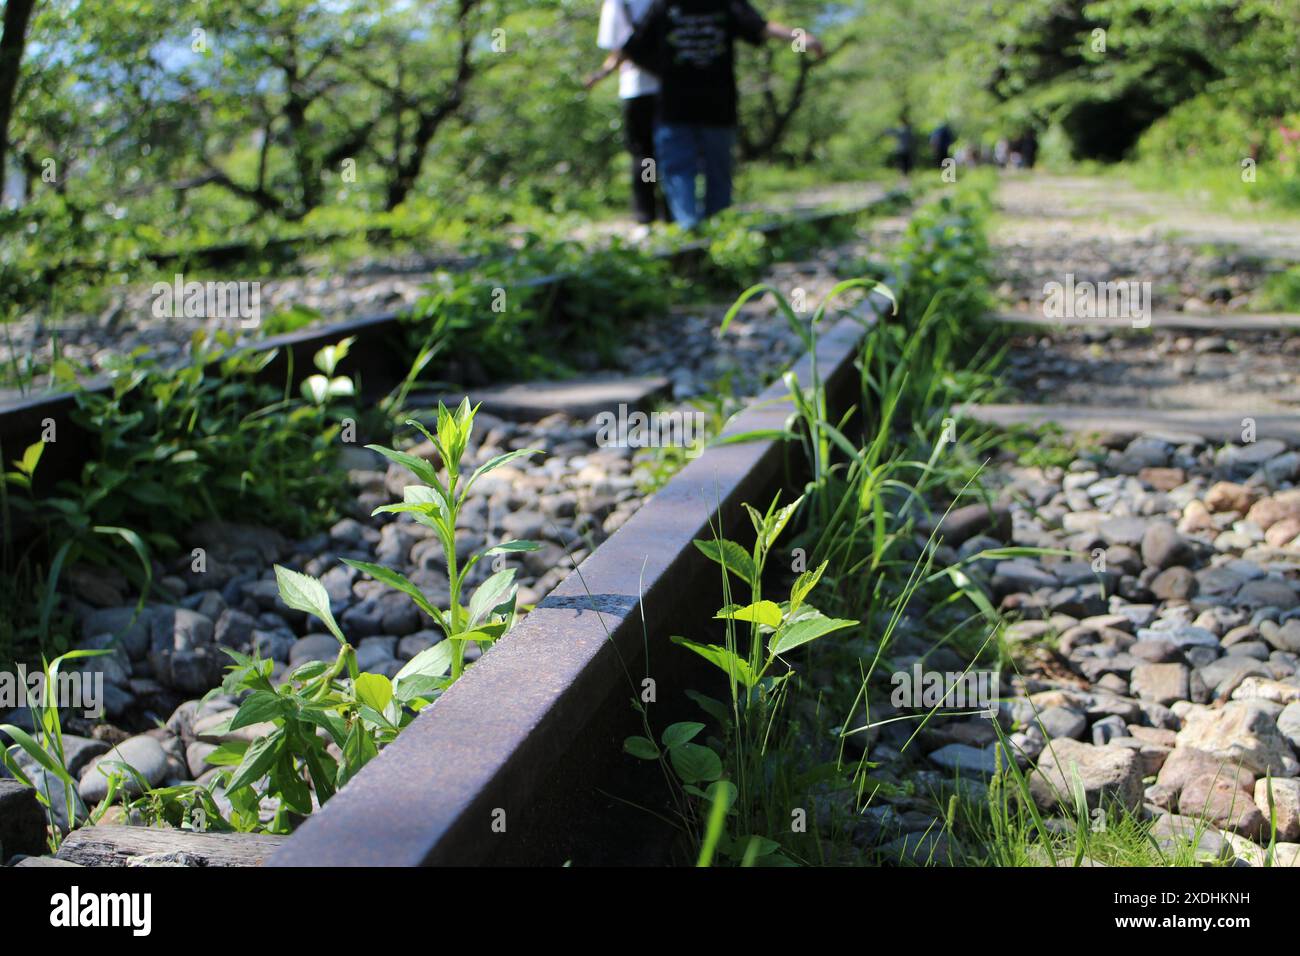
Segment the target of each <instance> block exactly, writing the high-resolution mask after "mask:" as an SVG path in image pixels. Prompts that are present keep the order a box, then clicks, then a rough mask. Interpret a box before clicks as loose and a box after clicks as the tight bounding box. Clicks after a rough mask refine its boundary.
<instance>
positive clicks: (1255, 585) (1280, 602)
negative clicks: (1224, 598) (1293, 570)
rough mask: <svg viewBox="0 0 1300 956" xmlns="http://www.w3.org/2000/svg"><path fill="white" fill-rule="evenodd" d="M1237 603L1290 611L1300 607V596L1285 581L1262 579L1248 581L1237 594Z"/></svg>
mask: <svg viewBox="0 0 1300 956" xmlns="http://www.w3.org/2000/svg"><path fill="white" fill-rule="evenodd" d="M1235 600H1236V603H1237V604H1238V605H1239V606H1245V607H1277V608H1281V609H1282V610H1284V611H1286V610H1290V609H1291V608H1293V607H1296V606H1297V605H1300V595H1297V594H1296V590H1295V588H1293V587H1292V586H1291V585H1289V584H1287V583H1286V582H1285V581H1274V580H1272V579H1269V578H1260V579H1259V580H1257V581H1247V582H1246V583H1245V584H1243V585H1242V586H1241V590H1240V591H1238V592H1237V596H1236V599H1235Z"/></svg>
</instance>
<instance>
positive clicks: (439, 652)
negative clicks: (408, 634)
mask: <svg viewBox="0 0 1300 956" xmlns="http://www.w3.org/2000/svg"><path fill="white" fill-rule="evenodd" d="M454 647H455V645H454V644H452V642H451V641H439V642H438V643H437V644H434V645H433V647H426V648H425V649H424V650H422V651H420V653H418V654H416V655H415V656H414V657H412V658H411V659H410V660H409V661H407V662H406V664H405V665H403V667H402V669H401V670H400V671H398V672H397V676H396V677H394V678H393V682H394V683H395V684H396V685H398V687H399V688H400V686H401V684H402V682H403V681H405V680H408V679H410V678H412V677H444V676H446V674H447V671H449V670H450V669H451V657H452V651H453V649H454ZM399 696H400V695H399Z"/></svg>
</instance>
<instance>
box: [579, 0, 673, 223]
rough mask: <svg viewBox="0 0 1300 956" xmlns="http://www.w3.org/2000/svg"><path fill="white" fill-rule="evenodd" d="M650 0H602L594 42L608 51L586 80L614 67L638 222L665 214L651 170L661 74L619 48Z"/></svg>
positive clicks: (591, 81) (594, 81) (589, 83)
mask: <svg viewBox="0 0 1300 956" xmlns="http://www.w3.org/2000/svg"><path fill="white" fill-rule="evenodd" d="M653 2H654V0H604V3H602V4H601V7H600V27H599V28H598V30H597V32H596V45H597V46H598V47H600V48H601V49H602V50H608V51H609V55H608V56H607V57H605V62H604V63H602V64H601V65H600V69H599V70H597V71H596V72H595V73H593V74H592V75H591V76H590V77H588V78H587V80H586V84H585V85H586V87H587V89H591V88H592V87H594V86H595V85H596V84H597V83H599V82H600V81H601V80H603V79H605V77H607V76H609V75H610V74H611V73H613V72H614V71H615V70H616V69H617V70H618V96H619V99H620V100H622V102H623V143H624V146H625V147H626V149H627V151H628V154H629V155H630V156H631V157H632V215H633V216H634V217H635V218H636V221H637V222H638V223H640V224H641V225H642V226H648V225H649V224H650V223H652V222H654V221H655V220H656V219H667V218H668V215H667V212H666V210H665V209H664V207H663V204H662V203H661V202H660V201H659V195H658V189H657V188H656V180H657V179H658V176H657V175H656V170H655V158H654V156H655V151H654V149H655V147H654V122H655V108H656V104H657V103H658V99H659V78H658V77H656V76H655V75H654V74H653V73H650V72H648V71H646V70H643V69H641V68H640V67H639V66H637V65H636V64H635V63H632V62H630V61H628V60H626V59H625V58H624V57H622V56H621V55H620V54H619V51H620V50H621V49H622V48H623V44H625V43H626V42H627V41H628V38H629V37H631V36H632V31H633V30H634V29H635V28H636V25H637V24H638V23H640V22H641V20H642V19H643V18H644V17H645V14H646V11H647V10H649V9H650V5H651V4H652V3H653Z"/></svg>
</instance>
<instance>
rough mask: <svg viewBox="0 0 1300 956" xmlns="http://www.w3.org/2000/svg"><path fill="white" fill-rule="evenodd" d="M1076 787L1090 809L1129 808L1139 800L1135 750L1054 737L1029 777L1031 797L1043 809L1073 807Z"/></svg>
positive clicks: (1138, 769)
mask: <svg viewBox="0 0 1300 956" xmlns="http://www.w3.org/2000/svg"><path fill="white" fill-rule="evenodd" d="M1076 786H1081V787H1082V789H1083V795H1084V798H1085V799H1086V801H1087V804H1088V806H1089V807H1090V808H1095V807H1099V806H1102V805H1104V804H1110V803H1112V802H1118V803H1119V804H1121V805H1123V806H1124V807H1127V808H1128V809H1130V810H1136V809H1137V808H1138V807H1139V806H1140V805H1141V803H1142V773H1141V764H1140V761H1139V758H1138V755H1137V754H1136V753H1133V752H1132V751H1129V750H1122V749H1119V748H1112V747H1094V746H1091V745H1089V744H1084V743H1079V742H1078V741H1075V740H1070V739H1068V738H1066V739H1062V740H1054V741H1052V743H1051V746H1049V747H1047V748H1046V749H1045V750H1044V751H1043V754H1042V757H1041V758H1040V760H1039V763H1038V767H1037V768H1035V770H1034V772H1033V774H1032V775H1031V776H1030V780H1029V787H1030V792H1031V793H1032V795H1033V797H1034V800H1035V802H1036V803H1038V805H1039V806H1041V807H1043V808H1044V809H1051V808H1052V807H1054V806H1057V805H1060V806H1062V807H1064V808H1066V809H1070V808H1072V807H1073V806H1074V798H1073V793H1074V790H1075V787H1076Z"/></svg>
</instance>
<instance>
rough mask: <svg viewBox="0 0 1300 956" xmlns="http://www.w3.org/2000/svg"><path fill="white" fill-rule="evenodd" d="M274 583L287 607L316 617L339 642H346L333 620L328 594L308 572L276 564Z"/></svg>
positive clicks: (323, 586)
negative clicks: (292, 569) (304, 572)
mask: <svg viewBox="0 0 1300 956" xmlns="http://www.w3.org/2000/svg"><path fill="white" fill-rule="evenodd" d="M275 583H276V584H277V585H279V587H280V600H281V601H283V602H284V603H285V604H286V605H287V606H288V607H291V608H293V609H294V610H295V611H302V612H303V613H304V614H310V615H312V616H313V617H315V618H318V619H319V620H320V622H321V623H322V624H324V625H325V626H326V627H327V628H329V631H330V633H331V634H333V635H334V636H335V637H336V638H338V641H339V643H340V644H346V643H347V639H346V638H344V637H343V632H342V631H341V630H339V626H338V624H336V623H335V622H334V613H333V612H332V611H331V610H330V596H329V594H328V593H327V592H326V590H325V585H323V584H321V583H320V581H318V580H316V579H315V578H313V577H312V576H311V575H310V574H302V573H301V572H298V571H290V570H289V569H288V568H286V567H282V566H281V565H278V564H277V565H276V566H275Z"/></svg>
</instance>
